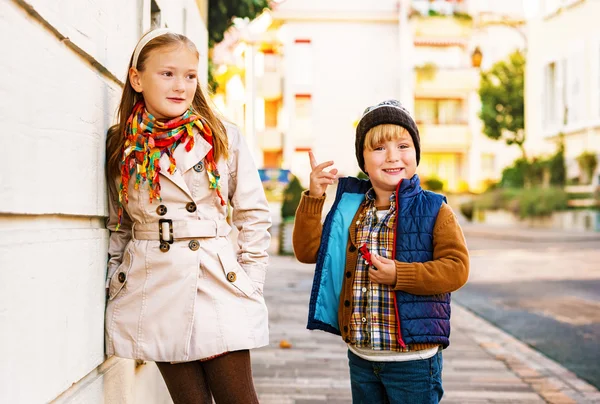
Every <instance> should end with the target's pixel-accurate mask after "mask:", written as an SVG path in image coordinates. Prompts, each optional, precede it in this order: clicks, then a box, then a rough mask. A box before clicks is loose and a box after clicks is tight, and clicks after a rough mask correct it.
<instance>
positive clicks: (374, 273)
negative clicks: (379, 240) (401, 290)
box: [369, 253, 396, 286]
mask: <svg viewBox="0 0 600 404" xmlns="http://www.w3.org/2000/svg"><path fill="white" fill-rule="evenodd" d="M371 262H372V263H373V266H375V268H372V267H369V279H370V280H371V282H376V283H379V284H381V285H390V286H395V285H396V262H395V261H394V260H391V259H389V258H385V257H382V256H381V255H378V254H374V253H373V254H371Z"/></svg>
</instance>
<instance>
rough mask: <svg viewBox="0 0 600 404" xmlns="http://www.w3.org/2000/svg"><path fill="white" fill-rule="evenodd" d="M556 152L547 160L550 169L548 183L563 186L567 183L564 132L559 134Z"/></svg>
mask: <svg viewBox="0 0 600 404" xmlns="http://www.w3.org/2000/svg"><path fill="white" fill-rule="evenodd" d="M559 136H560V138H559V141H558V144H557V150H556V154H554V156H552V157H550V159H549V160H548V168H549V170H550V185H554V186H557V187H561V188H562V187H564V186H565V184H566V183H567V167H566V165H565V139H564V134H562V133H561V134H560V135H559Z"/></svg>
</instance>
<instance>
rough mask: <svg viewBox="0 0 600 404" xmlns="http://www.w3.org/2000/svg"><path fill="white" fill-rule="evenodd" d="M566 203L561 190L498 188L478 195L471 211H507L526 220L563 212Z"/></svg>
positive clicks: (566, 199) (566, 200) (565, 196)
mask: <svg viewBox="0 0 600 404" xmlns="http://www.w3.org/2000/svg"><path fill="white" fill-rule="evenodd" d="M567 202H568V195H567V193H566V192H565V191H564V190H563V189H562V188H530V189H514V188H504V189H503V188H499V189H495V190H493V191H490V192H486V193H483V194H481V195H479V196H478V197H477V199H476V200H475V201H474V207H473V209H474V210H475V209H476V210H500V209H502V210H508V211H511V212H513V213H514V214H516V215H518V216H519V217H520V218H526V217H539V216H548V215H551V214H552V212H555V211H559V210H564V209H566V208H567ZM465 216H466V215H465Z"/></svg>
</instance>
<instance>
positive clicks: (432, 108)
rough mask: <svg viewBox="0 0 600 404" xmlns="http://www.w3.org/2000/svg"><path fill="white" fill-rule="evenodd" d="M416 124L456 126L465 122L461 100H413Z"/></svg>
mask: <svg viewBox="0 0 600 404" xmlns="http://www.w3.org/2000/svg"><path fill="white" fill-rule="evenodd" d="M415 119H416V120H417V123H425V124H433V125H457V124H463V123H465V122H466V119H465V114H464V105H463V100H461V99H427V98H420V99H416V100H415Z"/></svg>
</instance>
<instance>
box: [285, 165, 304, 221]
mask: <svg viewBox="0 0 600 404" xmlns="http://www.w3.org/2000/svg"><path fill="white" fill-rule="evenodd" d="M303 191H304V188H302V184H300V181H299V180H298V178H297V177H296V176H295V175H294V176H292V179H291V180H290V182H289V184H288V185H287V186H286V187H285V189H284V190H283V203H282V204H281V217H282V218H284V219H285V218H290V217H294V216H296V209H298V205H300V199H302V192H303Z"/></svg>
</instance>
